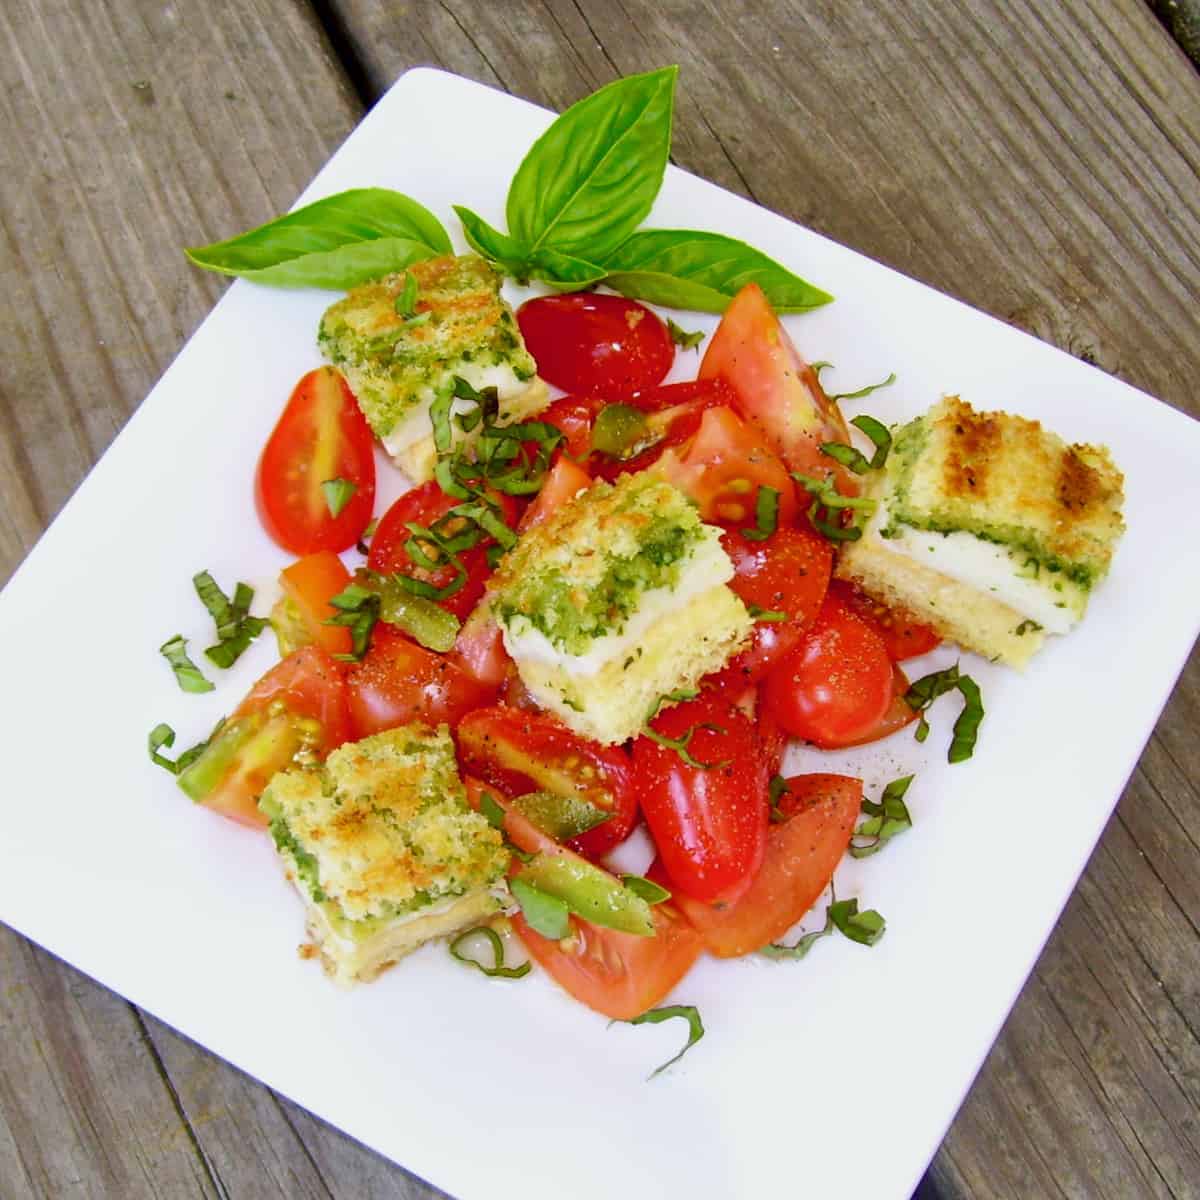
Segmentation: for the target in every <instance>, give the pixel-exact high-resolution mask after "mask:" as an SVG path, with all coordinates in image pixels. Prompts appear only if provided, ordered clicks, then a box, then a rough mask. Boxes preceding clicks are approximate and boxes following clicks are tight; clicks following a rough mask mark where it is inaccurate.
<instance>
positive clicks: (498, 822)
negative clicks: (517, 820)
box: [479, 792, 504, 833]
mask: <svg viewBox="0 0 1200 1200" xmlns="http://www.w3.org/2000/svg"><path fill="white" fill-rule="evenodd" d="M479 811H480V812H481V813H483V815H484V816H485V817H486V818H487V823H488V824H489V825H490V826H491V827H492V828H493V829H499V830H500V832H501V833H503V832H504V809H502V808H501V807H500V804H499V802H498V801H497V800H496V797H495V796H493V795H492V794H491V792H484V793H483V794H482V795H481V796H480V797H479Z"/></svg>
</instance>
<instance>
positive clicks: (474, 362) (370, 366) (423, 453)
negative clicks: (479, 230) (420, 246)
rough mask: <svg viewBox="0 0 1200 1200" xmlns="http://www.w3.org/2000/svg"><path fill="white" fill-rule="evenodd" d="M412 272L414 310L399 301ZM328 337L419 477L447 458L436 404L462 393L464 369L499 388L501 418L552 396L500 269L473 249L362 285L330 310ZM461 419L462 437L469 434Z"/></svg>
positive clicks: (388, 440)
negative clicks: (507, 298) (437, 442)
mask: <svg viewBox="0 0 1200 1200" xmlns="http://www.w3.org/2000/svg"><path fill="white" fill-rule="evenodd" d="M409 278H411V279H413V280H415V281H416V300H415V305H414V308H413V312H412V313H411V314H409V315H404V314H403V313H401V312H399V311H397V305H398V304H399V305H400V306H401V307H403V298H404V296H405V288H406V286H407V282H408V280H409ZM318 341H319V343H320V346H321V349H322V351H323V352H324V354H325V356H326V357H327V358H328V359H329V361H330V362H331V363H333V365H334V366H336V367H337V368H338V369H339V370H341V372H342V373H343V374H344V375H345V377H346V381H347V383H349V385H350V389H351V391H353V392H354V394H355V396H356V397H357V398H358V404H359V407H360V408H361V409H362V411H363V414H364V415H365V416H366V418H367V421H368V422H369V423H370V426H371V429H372V430H373V431H374V433H375V436H376V437H378V438H379V439H380V441H382V443H383V445H384V448H385V449H386V450H387V451H388V453H389V454H391V455H392V457H393V458H394V459H395V460H396V461H397V463H398V464H399V466H400V468H401V469H402V470H403V471H404V472H405V474H406V475H408V476H409V477H410V478H411V479H413V480H414V481H416V482H418V483H420V482H424V481H425V480H426V479H429V478H430V477H431V476H432V474H433V468H434V465H435V464H436V461H437V452H436V450H435V448H434V442H433V427H432V424H431V422H430V417H429V406H430V404H431V403H432V402H433V400H434V398H435V397H437V396H438V395H443V394H449V393H450V392H452V391H453V389H454V379H455V377H456V376H457V377H458V378H460V379H463V380H465V381H466V382H467V383H468V384H470V385H471V387H473V388H475V390H476V391H484V390H485V389H487V388H495V389H496V393H497V399H498V402H499V414H498V418H497V419H498V421H499V422H500V423H501V424H506V423H509V422H512V421H519V420H522V419H524V418H525V417H527V416H530V415H532V414H533V413H535V412H538V411H540V410H541V409H542V408H544V407H545V406H546V404H547V403H548V401H549V392H548V390H547V388H546V385H545V384H544V383H543V382H542V381H541V380H540V379H538V378H537V374H536V371H537V368H536V366H535V364H534V361H533V358H532V356H531V355H530V354H529V351H528V350H526V349H525V343H524V341H523V340H522V338H521V331H520V329H519V328H518V327H517V322H516V318H515V317H514V316H513V313H512V310H511V309H510V308H509V306H508V305H507V304H506V303H505V302H504V300H503V299H502V298H501V296H500V276H499V275H498V274H497V273H496V272H495V271H494V270H492V268H491V267H490V266H489V265H488V264H487V263H486V262H484V260H483V259H482V258H479V257H477V256H476V255H473V254H464V255H461V256H459V257H455V256H453V255H446V256H445V257H442V258H432V259H429V260H427V261H426V262H420V263H416V264H415V265H413V266H411V267H409V268H408V269H407V270H405V271H398V272H396V273H395V274H393V275H388V276H386V277H385V278H383V279H380V280H377V281H375V282H373V283H366V284H363V285H362V286H360V287H357V288H354V289H353V290H352V291H351V292H350V293H349V295H347V296H346V298H345V299H344V300H339V301H338V302H337V303H336V304H334V305H333V306H332V307H331V308H329V309H328V310H327V311H326V313H325V315H324V317H322V319H321V326H320V331H319V333H318ZM455 405H456V406H457V409H458V411H462V410H463V409H465V408H466V407H469V405H466V404H464V403H463V402H462V401H458V400H456V401H455ZM451 425H452V432H453V433H454V434H455V436H456V438H457V439H459V440H462V439H463V438H464V437H465V436H466V435H464V433H463V431H462V430H461V429H459V428H458V427H457V425H456V424H455V423H453V422H452V423H451Z"/></svg>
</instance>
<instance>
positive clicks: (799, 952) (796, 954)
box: [759, 908, 834, 960]
mask: <svg viewBox="0 0 1200 1200" xmlns="http://www.w3.org/2000/svg"><path fill="white" fill-rule="evenodd" d="M833 930H834V924H833V914H832V912H830V910H829V908H826V909H825V925H824V927H823V928H821V929H814V930H813V931H812V932H811V933H804V934H801V935H800V937H799V938H798V939H797V940H796V941H795V942H793V943H792V944H791V945H790V946H788V945H786V944H784V943H782V942H772V943H771V944H770V945H768V946H764V947H763V948H762V949H761V950H760V951H759V954H761V955H763V956H764V957H765V958H776V959H780V958H792V959H797V960H799V959H801V958H804V956H805V955H806V954H808V952H809V951H810V950H811V949H812V948H813V946H814V945H816V943H817V942H818V941H820V939H821V938H823V937H828V936H829V935H830V934H831V933H833Z"/></svg>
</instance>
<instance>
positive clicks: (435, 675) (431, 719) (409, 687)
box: [346, 624, 495, 738]
mask: <svg viewBox="0 0 1200 1200" xmlns="http://www.w3.org/2000/svg"><path fill="white" fill-rule="evenodd" d="M346 686H347V688H348V690H349V696H350V716H351V719H352V720H353V722H354V728H355V731H356V734H357V736H358V737H360V738H362V737H366V736H367V735H368V734H371V733H380V732H382V731H383V730H385V729H395V728H396V727H397V726H398V725H407V724H409V723H410V722H412V721H423V722H425V724H427V725H434V726H436V725H440V724H441V723H442V722H443V721H444V722H445V723H446V724H447V725H449V726H450V728H451V729H453V728H454V727H455V726H456V725H457V724H458V723H459V721H461V720H462V718H463V717H464V716H465V715H466V714H467V713H469V712H470V711H471V710H472V709H475V708H478V707H479V706H480V705H482V704H488V703H490V702H491V700H492V699H493V697H494V696H495V689H494V688H489V687H487V686H486V685H485V684H482V683H480V682H479V680H477V679H473V678H472V677H471V676H470V675H468V674H467V673H466V671H464V670H463V669H462V668H461V667H460V666H459V665H458V664H457V663H456V662H455V661H454V660H453V659H451V658H449V657H447V656H446V655H444V654H435V653H434V652H433V651H432V650H426V649H425V647H424V646H418V645H417V643H416V642H413V641H410V640H409V639H408V638H406V637H404V636H403V635H402V634H400V633H398V632H396V631H395V630H393V629H391V628H390V627H389V626H387V625H382V624H380V625H376V626H375V632H374V633H373V634H372V635H371V648H370V649H369V650H368V651H367V654H366V657H365V658H364V659H363V660H362V662H360V663H355V665H354V666H353V667H351V668H350V671H349V672H348V674H347V676H346Z"/></svg>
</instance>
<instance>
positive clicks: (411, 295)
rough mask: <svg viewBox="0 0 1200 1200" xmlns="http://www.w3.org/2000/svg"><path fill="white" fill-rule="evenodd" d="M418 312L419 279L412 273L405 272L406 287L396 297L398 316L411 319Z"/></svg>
mask: <svg viewBox="0 0 1200 1200" xmlns="http://www.w3.org/2000/svg"><path fill="white" fill-rule="evenodd" d="M416 311H417V277H416V276H415V275H414V274H413V273H412V272H411V271H405V272H404V286H403V287H402V288H401V289H400V294H399V295H398V296H397V297H396V315H397V316H400V317H411V316H412V315H413V313H415V312H416Z"/></svg>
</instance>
